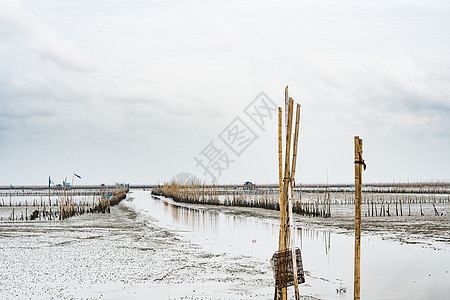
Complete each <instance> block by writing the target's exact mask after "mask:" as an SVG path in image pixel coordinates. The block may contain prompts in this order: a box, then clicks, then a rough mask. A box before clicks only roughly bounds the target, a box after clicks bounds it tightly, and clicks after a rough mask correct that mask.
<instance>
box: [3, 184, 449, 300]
mask: <svg viewBox="0 0 450 300" xmlns="http://www.w3.org/2000/svg"><path fill="white" fill-rule="evenodd" d="M447 206H448V204H445V205H442V206H438V209H439V211H442V212H443V215H442V216H427V217H421V216H411V217H406V216H405V217H391V218H382V217H378V218H377V217H373V218H366V219H364V218H363V225H362V227H363V237H362V246H361V247H362V261H361V296H362V298H363V299H448V295H450V285H449V284H448V282H450V276H449V273H448V271H449V269H450V238H449V232H450V225H449V223H450V214H449V212H448V210H447ZM332 209H333V210H334V211H333V215H334V216H335V217H332V218H328V219H322V218H312V217H304V216H295V222H294V224H295V226H296V229H295V235H294V238H295V244H296V246H297V247H299V248H300V249H301V250H302V257H303V263H304V269H305V274H306V283H305V284H303V285H301V286H300V292H301V294H302V297H303V299H352V298H353V293H352V289H353V248H354V244H353V235H352V219H351V213H346V212H347V211H349V210H351V209H352V206H351V205H341V206H338V205H336V206H333V207H332ZM278 218H279V213H278V212H276V211H270V210H265V209H255V208H253V209H251V208H237V207H223V206H206V205H192V204H181V203H174V202H173V201H172V200H170V199H166V198H164V197H154V196H151V195H150V192H149V191H137V190H133V191H132V192H131V193H129V194H128V196H127V199H126V200H124V201H122V202H121V203H120V204H119V205H117V206H115V207H112V208H111V214H84V215H81V216H76V217H72V218H69V219H66V220H63V221H14V222H12V221H5V220H3V221H1V222H0V241H1V243H0V262H1V263H0V299H52V298H53V299H273V292H274V286H273V284H274V280H273V275H272V269H271V266H270V263H269V260H270V258H271V256H272V254H273V253H274V252H275V251H276V249H277V236H278V226H279V223H278V222H279V220H278ZM344 290H345V291H344ZM289 294H291V295H292V294H293V293H292V291H291V290H290V293H289Z"/></svg>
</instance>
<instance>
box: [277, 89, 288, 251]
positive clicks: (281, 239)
mask: <svg viewBox="0 0 450 300" xmlns="http://www.w3.org/2000/svg"><path fill="white" fill-rule="evenodd" d="M286 88H287V87H286ZM282 132H283V125H282V111H281V107H278V180H279V194H280V235H279V250H282V249H285V248H286V246H285V244H284V242H285V238H284V224H285V223H286V218H285V213H284V212H285V211H286V208H285V207H284V201H283V138H282Z"/></svg>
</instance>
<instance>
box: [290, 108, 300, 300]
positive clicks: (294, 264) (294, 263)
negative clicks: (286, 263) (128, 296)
mask: <svg viewBox="0 0 450 300" xmlns="http://www.w3.org/2000/svg"><path fill="white" fill-rule="evenodd" d="M299 121H300V104H297V110H296V116H295V132H294V149H293V151H292V152H293V153H292V167H291V170H292V173H291V180H290V188H291V198H290V199H289V225H290V226H289V227H290V242H291V245H290V248H291V250H292V269H293V273H294V289H295V299H296V300H298V299H299V298H300V295H299V291H298V276H297V256H296V254H295V246H294V232H293V222H294V220H293V218H292V201H293V200H294V185H295V184H294V183H295V170H296V165H297V145H298V132H299Z"/></svg>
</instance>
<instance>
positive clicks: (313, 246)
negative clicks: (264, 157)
mask: <svg viewBox="0 0 450 300" xmlns="http://www.w3.org/2000/svg"><path fill="white" fill-rule="evenodd" d="M131 196H132V197H134V198H135V199H134V200H133V205H134V206H135V207H136V209H138V210H140V211H142V212H144V213H146V214H148V215H149V216H150V217H152V218H153V219H155V220H157V221H158V222H159V224H160V225H162V226H165V227H167V228H168V229H170V230H173V231H176V232H177V233H179V234H181V235H182V236H185V237H187V238H189V239H191V240H193V241H194V242H196V243H198V244H200V245H201V246H202V247H204V248H205V249H206V250H208V251H211V252H213V253H218V254H220V253H224V252H226V253H233V254H236V255H242V256H249V257H252V258H255V259H256V260H257V261H261V262H262V263H264V262H266V263H267V264H269V260H270V258H271V257H272V255H273V253H274V252H275V251H276V250H277V247H278V245H277V243H278V230H279V223H277V220H274V219H273V218H261V217H250V216H246V215H245V214H242V215H239V214H238V215H236V214H231V213H230V212H226V211H223V212H222V211H218V210H213V211H210V210H209V209H208V207H207V206H193V205H184V204H179V203H176V204H175V203H173V202H172V200H170V199H166V198H163V197H161V198H156V197H152V196H150V193H149V192H134V193H133V194H132V195H131ZM294 237H295V245H296V246H297V247H299V248H300V249H301V250H302V258H303V264H304V270H305V271H306V272H307V276H306V281H307V282H306V284H304V285H302V286H301V290H302V291H301V293H302V294H306V295H313V296H316V297H319V298H326V299H330V298H331V299H352V298H353V253H354V237H353V236H352V235H349V234H344V233H336V232H332V231H326V230H313V229H311V228H303V227H296V228H295V233H294ZM361 243H362V246H361V298H362V299H450V276H449V273H448V271H449V269H450V252H449V250H450V247H449V246H448V245H439V248H441V249H443V250H434V248H433V247H432V245H423V244H401V243H399V242H395V241H392V240H383V239H382V238H381V237H380V236H375V235H364V234H363V236H362V242H361ZM340 287H344V288H346V289H347V292H346V293H337V291H336V289H337V288H340Z"/></svg>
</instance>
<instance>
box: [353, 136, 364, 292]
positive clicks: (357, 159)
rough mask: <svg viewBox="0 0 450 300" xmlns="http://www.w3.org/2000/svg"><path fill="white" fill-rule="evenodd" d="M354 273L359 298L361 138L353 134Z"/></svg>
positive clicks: (355, 287)
mask: <svg viewBox="0 0 450 300" xmlns="http://www.w3.org/2000/svg"><path fill="white" fill-rule="evenodd" d="M354 142H355V273H354V288H353V289H354V296H353V299H355V300H356V299H360V281H361V278H360V269H361V265H360V261H361V184H362V165H363V163H364V160H363V158H362V140H361V139H360V138H359V136H355V139H354Z"/></svg>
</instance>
